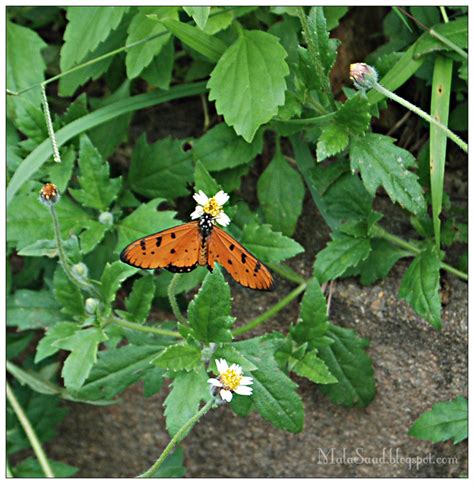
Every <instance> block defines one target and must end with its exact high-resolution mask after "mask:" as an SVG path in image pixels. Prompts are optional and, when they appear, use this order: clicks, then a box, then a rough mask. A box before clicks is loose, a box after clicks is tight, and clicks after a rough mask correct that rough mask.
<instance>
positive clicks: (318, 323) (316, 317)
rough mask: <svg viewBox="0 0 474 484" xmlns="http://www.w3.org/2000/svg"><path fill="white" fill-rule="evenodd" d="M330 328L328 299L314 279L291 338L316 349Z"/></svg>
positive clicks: (308, 288)
mask: <svg viewBox="0 0 474 484" xmlns="http://www.w3.org/2000/svg"><path fill="white" fill-rule="evenodd" d="M328 327H329V322H328V315H327V306H326V298H325V297H324V294H323V292H322V290H321V286H320V285H319V282H318V280H317V279H316V278H315V277H312V278H311V280H310V281H309V283H308V287H307V288H306V291H305V293H304V297H303V300H302V301H301V305H300V315H299V320H298V322H297V324H296V325H295V326H293V327H292V328H291V329H290V333H291V337H292V338H293V339H294V340H295V341H296V342H298V343H299V344H304V343H305V342H308V343H310V344H311V345H312V346H313V348H314V347H316V346H317V345H318V344H319V343H320V342H321V340H322V338H323V337H324V335H325V334H326V331H327V329H328Z"/></svg>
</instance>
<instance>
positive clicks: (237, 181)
mask: <svg viewBox="0 0 474 484" xmlns="http://www.w3.org/2000/svg"><path fill="white" fill-rule="evenodd" d="M249 171H250V165H240V166H236V167H235V168H227V169H226V170H222V171H218V172H216V173H215V177H216V180H217V181H218V183H219V184H220V185H221V186H222V189H223V190H224V191H225V192H226V193H231V192H235V191H236V190H240V185H241V184H242V177H244V176H245V175H248V173H249Z"/></svg>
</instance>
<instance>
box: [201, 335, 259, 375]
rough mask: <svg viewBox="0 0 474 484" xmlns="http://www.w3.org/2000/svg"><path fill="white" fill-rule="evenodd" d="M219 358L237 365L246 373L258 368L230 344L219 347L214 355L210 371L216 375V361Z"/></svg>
mask: <svg viewBox="0 0 474 484" xmlns="http://www.w3.org/2000/svg"><path fill="white" fill-rule="evenodd" d="M219 358H224V360H226V361H227V362H228V363H229V364H230V365H231V364H232V363H236V364H237V365H239V366H241V367H242V370H243V371H244V373H245V372H247V371H252V370H256V369H257V367H256V366H255V365H254V364H253V363H252V362H251V361H250V360H248V359H247V358H245V356H244V355H243V354H242V353H241V352H240V351H238V350H237V349H236V347H235V346H234V345H233V344H230V343H229V344H221V345H219V346H218V347H217V348H216V350H215V352H214V353H213V354H212V358H211V360H210V362H209V368H208V370H212V371H213V373H215V374H216V375H217V374H218V371H217V365H216V360H218V359H219Z"/></svg>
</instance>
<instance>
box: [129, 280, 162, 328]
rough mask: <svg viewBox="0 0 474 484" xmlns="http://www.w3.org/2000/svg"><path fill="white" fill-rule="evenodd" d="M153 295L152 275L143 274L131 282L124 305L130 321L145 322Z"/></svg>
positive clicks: (153, 282) (153, 283)
mask: <svg viewBox="0 0 474 484" xmlns="http://www.w3.org/2000/svg"><path fill="white" fill-rule="evenodd" d="M154 296H155V281H154V278H153V275H151V274H150V275H147V276H143V277H141V278H140V279H137V280H136V281H135V282H134V283H133V287H132V292H131V293H130V296H129V297H128V298H127V299H125V307H126V308H127V311H128V312H129V313H130V317H131V321H134V322H136V323H143V322H145V320H146V318H147V317H148V314H149V312H150V309H151V303H152V301H153V297H154Z"/></svg>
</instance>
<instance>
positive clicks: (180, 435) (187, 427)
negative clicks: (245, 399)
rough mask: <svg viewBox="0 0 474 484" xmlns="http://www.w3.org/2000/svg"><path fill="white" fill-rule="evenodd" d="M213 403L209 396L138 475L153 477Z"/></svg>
mask: <svg viewBox="0 0 474 484" xmlns="http://www.w3.org/2000/svg"><path fill="white" fill-rule="evenodd" d="M213 405H215V399H214V398H211V399H210V400H209V401H208V402H207V403H206V405H204V407H202V408H201V410H199V412H198V413H196V414H195V415H193V416H192V417H191V418H190V419H189V420H188V421H187V422H186V423H185V424H184V425H183V426H182V427H181V428H180V429H179V430H178V431H177V432H176V434H175V435H174V437H173V438H172V439H171V440H170V442H169V444H168V445H167V446H166V447H165V450H164V451H163V452H162V454H161V455H160V457H158V460H157V461H156V462H155V463H154V464H153V465H152V466H151V467H150V468H149V469H148V470H146V471H145V472H144V473H143V474H140V475H139V476H138V477H154V476H155V474H156V471H157V470H158V469H159V468H160V466H161V464H163V461H164V460H165V459H166V457H167V456H168V455H169V453H170V452H171V451H172V450H173V449H174V448H175V447H176V446H177V445H178V444H179V443H180V442H181V441H182V440H183V439H184V437H186V435H187V434H188V433H189V431H190V430H191V429H192V428H193V427H194V426H195V425H196V424H197V423H198V421H199V419H200V418H201V417H203V416H204V415H205V414H206V413H207V412H208V411H209V410H210V409H211V408H212V407H213Z"/></svg>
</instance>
